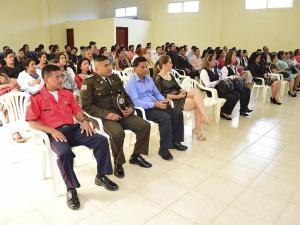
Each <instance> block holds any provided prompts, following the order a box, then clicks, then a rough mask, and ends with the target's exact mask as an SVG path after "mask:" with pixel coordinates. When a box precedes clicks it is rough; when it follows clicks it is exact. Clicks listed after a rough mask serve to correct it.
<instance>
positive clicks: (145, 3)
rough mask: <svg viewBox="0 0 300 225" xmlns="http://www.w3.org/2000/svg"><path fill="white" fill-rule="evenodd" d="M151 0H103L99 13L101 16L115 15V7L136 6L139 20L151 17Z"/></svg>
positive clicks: (109, 16) (110, 16) (111, 16)
mask: <svg viewBox="0 0 300 225" xmlns="http://www.w3.org/2000/svg"><path fill="white" fill-rule="evenodd" d="M152 1H153V0H121V1H120V0H103V2H102V5H103V7H102V10H101V14H102V17H103V18H113V17H115V9H116V8H124V7H132V6H136V7H137V10H138V12H137V13H138V15H137V18H138V19H139V20H149V19H151V11H150V10H149V9H150V5H151V2H152Z"/></svg>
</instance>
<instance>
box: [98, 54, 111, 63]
mask: <svg viewBox="0 0 300 225" xmlns="http://www.w3.org/2000/svg"><path fill="white" fill-rule="evenodd" d="M105 60H109V59H108V58H107V57H106V56H105V55H98V56H97V57H96V58H95V62H103V61H105Z"/></svg>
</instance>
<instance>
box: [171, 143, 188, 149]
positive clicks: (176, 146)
mask: <svg viewBox="0 0 300 225" xmlns="http://www.w3.org/2000/svg"><path fill="white" fill-rule="evenodd" d="M173 148H174V149H176V150H178V151H186V150H187V149H188V147H186V146H185V145H183V144H181V143H180V142H178V143H174V144H173Z"/></svg>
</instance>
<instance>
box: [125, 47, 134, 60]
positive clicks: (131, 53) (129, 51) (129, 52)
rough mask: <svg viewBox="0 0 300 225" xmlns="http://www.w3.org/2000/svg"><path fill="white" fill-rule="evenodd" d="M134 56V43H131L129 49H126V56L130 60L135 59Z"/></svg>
mask: <svg viewBox="0 0 300 225" xmlns="http://www.w3.org/2000/svg"><path fill="white" fill-rule="evenodd" d="M133 56H134V45H129V47H128V49H127V51H126V58H127V59H128V61H129V62H131V60H132V59H133Z"/></svg>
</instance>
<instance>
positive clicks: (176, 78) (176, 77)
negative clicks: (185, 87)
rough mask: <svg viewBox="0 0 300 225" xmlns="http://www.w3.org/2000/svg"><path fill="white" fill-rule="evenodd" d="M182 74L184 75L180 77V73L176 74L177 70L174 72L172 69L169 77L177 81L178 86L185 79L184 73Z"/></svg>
mask: <svg viewBox="0 0 300 225" xmlns="http://www.w3.org/2000/svg"><path fill="white" fill-rule="evenodd" d="M182 71H183V70H182ZM183 72H184V71H183ZM183 74H184V75H181V74H180V73H178V71H177V70H174V69H172V70H171V75H172V76H173V77H174V78H175V80H176V81H177V83H178V84H181V82H182V81H183V79H184V78H186V75H185V72H184V73H183Z"/></svg>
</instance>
